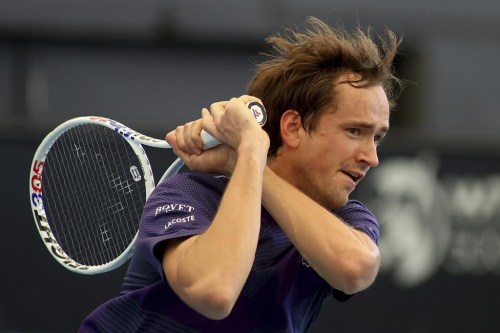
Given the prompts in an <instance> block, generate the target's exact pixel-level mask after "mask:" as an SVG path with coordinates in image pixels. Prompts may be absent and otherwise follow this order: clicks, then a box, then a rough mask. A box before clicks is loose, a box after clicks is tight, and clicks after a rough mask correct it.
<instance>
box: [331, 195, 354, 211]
mask: <svg viewBox="0 0 500 333" xmlns="http://www.w3.org/2000/svg"><path fill="white" fill-rule="evenodd" d="M348 200H349V196H347V195H346V196H342V197H341V196H337V197H335V198H331V200H329V201H328V206H326V208H328V209H337V208H341V207H344V206H345V205H346V204H347V201H348Z"/></svg>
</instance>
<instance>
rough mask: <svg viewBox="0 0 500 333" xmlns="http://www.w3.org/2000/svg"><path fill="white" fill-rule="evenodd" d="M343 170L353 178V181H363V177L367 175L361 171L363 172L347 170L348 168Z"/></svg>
mask: <svg viewBox="0 0 500 333" xmlns="http://www.w3.org/2000/svg"><path fill="white" fill-rule="evenodd" d="M342 172H343V173H344V174H345V175H346V176H348V177H349V178H351V179H352V181H353V182H354V183H355V184H357V183H359V182H360V181H361V179H363V177H364V176H365V175H364V173H361V172H355V171H346V170H342Z"/></svg>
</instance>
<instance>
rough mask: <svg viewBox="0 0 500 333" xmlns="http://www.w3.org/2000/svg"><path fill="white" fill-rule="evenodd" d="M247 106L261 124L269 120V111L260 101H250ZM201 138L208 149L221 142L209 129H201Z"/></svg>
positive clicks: (204, 147) (204, 146)
mask: <svg viewBox="0 0 500 333" xmlns="http://www.w3.org/2000/svg"><path fill="white" fill-rule="evenodd" d="M247 107H248V109H249V110H250V111H252V113H253V116H254V118H255V120H257V122H258V123H259V125H260V126H263V125H264V124H265V123H266V120H267V113H266V109H265V108H264V106H263V105H262V104H260V103H258V102H250V103H248V104H247ZM200 136H201V139H202V140H203V149H204V150H208V149H210V148H213V147H215V146H218V145H219V144H220V142H219V140H217V139H216V138H214V137H213V136H212V135H210V134H209V133H208V132H207V131H205V130H201V133H200Z"/></svg>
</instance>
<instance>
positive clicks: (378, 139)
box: [373, 135, 384, 147]
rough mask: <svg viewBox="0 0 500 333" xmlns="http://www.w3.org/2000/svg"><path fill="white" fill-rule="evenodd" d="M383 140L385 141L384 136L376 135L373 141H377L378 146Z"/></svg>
mask: <svg viewBox="0 0 500 333" xmlns="http://www.w3.org/2000/svg"><path fill="white" fill-rule="evenodd" d="M382 141H384V137H383V136H381V135H375V137H374V138H373V142H375V146H377V147H378V146H380V144H381V143H382Z"/></svg>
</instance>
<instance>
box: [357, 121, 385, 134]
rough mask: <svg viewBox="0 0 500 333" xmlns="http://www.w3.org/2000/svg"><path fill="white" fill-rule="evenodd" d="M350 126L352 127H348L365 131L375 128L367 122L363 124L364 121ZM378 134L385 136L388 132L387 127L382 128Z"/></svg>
mask: <svg viewBox="0 0 500 333" xmlns="http://www.w3.org/2000/svg"><path fill="white" fill-rule="evenodd" d="M351 124H352V125H350V126H354V127H360V128H365V129H374V128H375V125H374V124H373V123H368V122H364V121H354V122H352V123H351ZM378 132H380V133H382V134H384V135H386V134H387V132H389V127H388V126H384V127H382V128H381V129H380V130H379V131H378Z"/></svg>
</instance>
